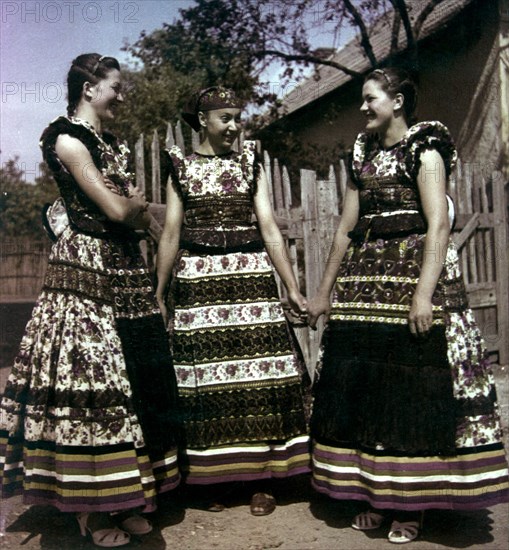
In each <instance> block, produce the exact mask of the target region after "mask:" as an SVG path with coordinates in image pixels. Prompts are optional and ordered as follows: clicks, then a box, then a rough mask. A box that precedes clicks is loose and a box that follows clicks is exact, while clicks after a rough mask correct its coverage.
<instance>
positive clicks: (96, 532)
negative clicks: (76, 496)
mask: <svg viewBox="0 0 509 550" xmlns="http://www.w3.org/2000/svg"><path fill="white" fill-rule="evenodd" d="M92 515H94V516H97V517H98V516H100V514H89V513H87V512H80V513H78V514H76V519H77V520H78V525H79V526H80V533H81V535H82V536H83V537H86V536H87V533H88V534H90V537H91V538H92V542H93V543H94V544H95V545H96V546H100V547H101V548H116V547H118V546H124V545H126V544H128V543H129V541H130V540H131V537H130V535H129V533H126V532H125V531H122V530H121V529H119V528H118V527H114V526H113V527H106V528H102V529H101V528H98V529H94V527H93V526H90V525H89V524H88V523H89V521H88V520H89V518H91V516H92ZM102 515H105V514H102ZM97 523H98V522H97Z"/></svg>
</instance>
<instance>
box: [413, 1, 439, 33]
mask: <svg viewBox="0 0 509 550" xmlns="http://www.w3.org/2000/svg"><path fill="white" fill-rule="evenodd" d="M443 1H444V0H430V2H428V4H427V5H426V6H425V7H424V9H423V10H422V11H421V13H420V14H419V17H417V19H416V20H415V24H414V34H415V37H416V38H418V37H419V35H420V34H421V30H422V26H423V25H424V22H425V21H426V19H427V18H428V16H429V14H430V13H431V12H432V11H433V10H434V9H435V8H436V7H437V6H438V4H441V3H442V2H443Z"/></svg>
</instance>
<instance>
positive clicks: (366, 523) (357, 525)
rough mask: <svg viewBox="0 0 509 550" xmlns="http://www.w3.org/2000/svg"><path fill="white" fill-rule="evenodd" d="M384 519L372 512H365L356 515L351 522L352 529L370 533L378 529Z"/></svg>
mask: <svg viewBox="0 0 509 550" xmlns="http://www.w3.org/2000/svg"><path fill="white" fill-rule="evenodd" d="M384 519H385V517H384V516H382V515H381V514H378V513H377V512H373V510H366V511H365V512H361V513H360V514H357V515H356V516H355V517H354V518H353V521H352V524H351V525H352V527H353V528H354V529H357V531H371V530H372V529H378V528H379V527H380V526H381V525H382V523H383V522H384Z"/></svg>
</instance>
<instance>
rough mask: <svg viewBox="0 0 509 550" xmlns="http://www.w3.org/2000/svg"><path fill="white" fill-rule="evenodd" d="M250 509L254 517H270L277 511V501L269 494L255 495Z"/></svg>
mask: <svg viewBox="0 0 509 550" xmlns="http://www.w3.org/2000/svg"><path fill="white" fill-rule="evenodd" d="M249 508H250V510H251V514H253V516H268V515H269V514H272V512H273V511H274V510H275V509H276V499H275V498H274V497H273V496H272V495H268V494H267V493H255V494H254V495H253V496H252V497H251V504H250V506H249Z"/></svg>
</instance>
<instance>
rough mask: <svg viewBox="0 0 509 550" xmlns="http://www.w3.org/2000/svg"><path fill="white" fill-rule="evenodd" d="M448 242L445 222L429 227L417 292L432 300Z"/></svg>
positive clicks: (447, 228) (447, 229) (447, 230)
mask: <svg viewBox="0 0 509 550" xmlns="http://www.w3.org/2000/svg"><path fill="white" fill-rule="evenodd" d="M448 242H449V227H448V226H446V225H445V224H442V225H440V226H438V227H436V228H431V229H429V230H428V233H427V234H426V240H425V243H424V257H423V262H422V267H421V274H420V277H419V282H418V283H417V287H416V290H415V292H416V294H418V295H419V296H421V297H423V298H426V299H428V300H431V298H432V296H433V293H434V292H435V287H436V285H437V282H438V279H439V277H440V274H441V273H442V269H443V267H444V262H445V258H446V255H447V245H448Z"/></svg>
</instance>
